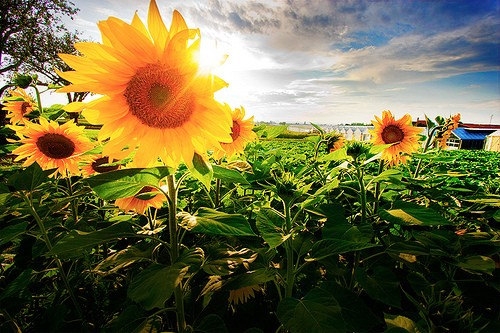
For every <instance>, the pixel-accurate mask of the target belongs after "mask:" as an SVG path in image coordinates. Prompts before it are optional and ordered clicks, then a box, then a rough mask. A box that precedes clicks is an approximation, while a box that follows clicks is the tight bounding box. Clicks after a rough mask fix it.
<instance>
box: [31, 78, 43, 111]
mask: <svg viewBox="0 0 500 333" xmlns="http://www.w3.org/2000/svg"><path fill="white" fill-rule="evenodd" d="M33 88H34V89H35V95H36V103H37V105H38V111H39V112H40V114H42V113H43V108H42V99H41V97H40V91H39V90H38V88H37V87H36V84H34V85H33Z"/></svg>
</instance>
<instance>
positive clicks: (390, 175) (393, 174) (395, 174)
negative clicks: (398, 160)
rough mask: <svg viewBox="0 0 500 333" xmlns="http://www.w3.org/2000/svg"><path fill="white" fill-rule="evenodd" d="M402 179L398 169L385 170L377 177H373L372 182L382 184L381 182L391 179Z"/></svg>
mask: <svg viewBox="0 0 500 333" xmlns="http://www.w3.org/2000/svg"><path fill="white" fill-rule="evenodd" d="M402 177H403V173H402V172H401V170H398V169H387V170H384V171H382V172H381V173H380V174H378V175H377V176H375V177H373V179H372V182H382V181H387V180H391V179H394V178H396V179H399V180H400V179H401V178H402Z"/></svg>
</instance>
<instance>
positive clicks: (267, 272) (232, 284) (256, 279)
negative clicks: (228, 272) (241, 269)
mask: <svg viewBox="0 0 500 333" xmlns="http://www.w3.org/2000/svg"><path fill="white" fill-rule="evenodd" d="M275 276H276V272H275V271H274V270H271V269H268V268H259V269H256V270H254V271H248V272H246V273H244V274H239V275H236V276H235V277H233V278H230V279H229V280H228V281H227V282H226V284H225V285H224V287H225V288H227V289H230V290H236V289H239V288H244V287H249V286H254V285H257V284H263V283H266V282H269V281H272V280H274V278H275Z"/></svg>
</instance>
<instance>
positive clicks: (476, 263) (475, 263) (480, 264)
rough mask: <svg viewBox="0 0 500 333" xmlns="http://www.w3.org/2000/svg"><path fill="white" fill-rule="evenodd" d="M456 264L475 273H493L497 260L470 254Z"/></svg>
mask: <svg viewBox="0 0 500 333" xmlns="http://www.w3.org/2000/svg"><path fill="white" fill-rule="evenodd" d="M456 265H457V266H458V267H461V268H463V269H464V270H467V271H472V272H473V273H478V272H479V273H486V274H490V275H493V272H494V271H495V261H494V260H493V259H491V258H490V257H485V256H480V255H474V256H468V257H466V258H464V259H462V260H460V262H459V263H457V264H456Z"/></svg>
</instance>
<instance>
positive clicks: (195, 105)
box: [58, 0, 232, 167]
mask: <svg viewBox="0 0 500 333" xmlns="http://www.w3.org/2000/svg"><path fill="white" fill-rule="evenodd" d="M98 27H99V30H100V31H101V35H102V40H103V41H102V43H93V42H82V43H76V44H75V48H76V49H77V50H78V51H79V52H80V53H81V54H82V56H75V55H69V54H61V55H60V57H61V59H63V60H64V61H65V62H66V63H67V64H68V65H69V66H70V67H72V68H73V69H74V71H68V72H58V74H59V75H60V76H61V77H62V78H64V79H66V80H67V81H69V82H71V83H72V84H71V85H68V86H66V87H63V88H61V89H59V91H60V92H78V91H80V92H81V91H90V92H93V93H96V94H100V95H102V96H101V97H100V98H98V99H97V100H94V101H92V102H90V103H88V104H87V106H86V108H85V109H84V110H83V116H84V117H85V118H86V119H87V120H88V121H89V122H91V123H94V124H102V125H103V126H102V128H101V130H100V132H99V135H98V139H99V140H104V139H108V138H109V142H108V143H107V144H106V146H105V147H104V150H103V154H105V155H107V156H110V157H112V158H113V157H114V156H115V155H118V154H120V152H122V151H123V150H127V151H128V150H130V151H132V150H134V149H135V148H137V150H136V152H135V156H134V164H135V165H136V166H138V167H144V166H150V165H152V164H154V163H155V162H157V161H158V158H160V159H161V161H162V162H163V163H165V164H167V165H169V166H172V167H176V166H178V165H179V164H180V163H182V162H185V163H191V161H192V160H193V156H194V155H195V153H198V154H199V155H202V156H203V155H204V154H205V153H206V151H207V150H210V149H213V148H214V147H215V148H220V142H231V124H232V122H231V117H230V115H229V114H228V113H227V112H225V111H224V110H223V108H224V106H223V105H222V104H220V103H218V102H217V101H216V100H215V99H214V93H215V92H216V91H218V90H220V89H221V88H223V87H226V86H227V83H226V82H224V81H223V80H222V79H220V78H219V77H217V76H214V75H212V74H211V73H209V72H206V71H203V70H200V68H199V67H200V66H199V61H198V58H199V51H200V41H201V36H200V31H199V29H189V28H188V27H187V25H186V22H185V21H184V18H183V17H182V15H181V14H180V13H179V12H178V11H174V12H173V17H172V22H171V25H170V29H167V28H166V26H165V24H164V22H163V19H162V17H161V15H160V13H159V10H158V7H157V5H156V2H155V1H154V0H152V1H151V2H150V5H149V11H148V19H147V27H146V25H145V24H144V23H143V22H142V21H141V19H140V18H139V17H138V16H137V13H136V14H135V15H134V17H133V19H132V22H131V24H128V23H126V22H124V21H122V20H120V19H118V18H114V17H110V18H108V19H107V20H105V21H101V22H99V24H98Z"/></svg>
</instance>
